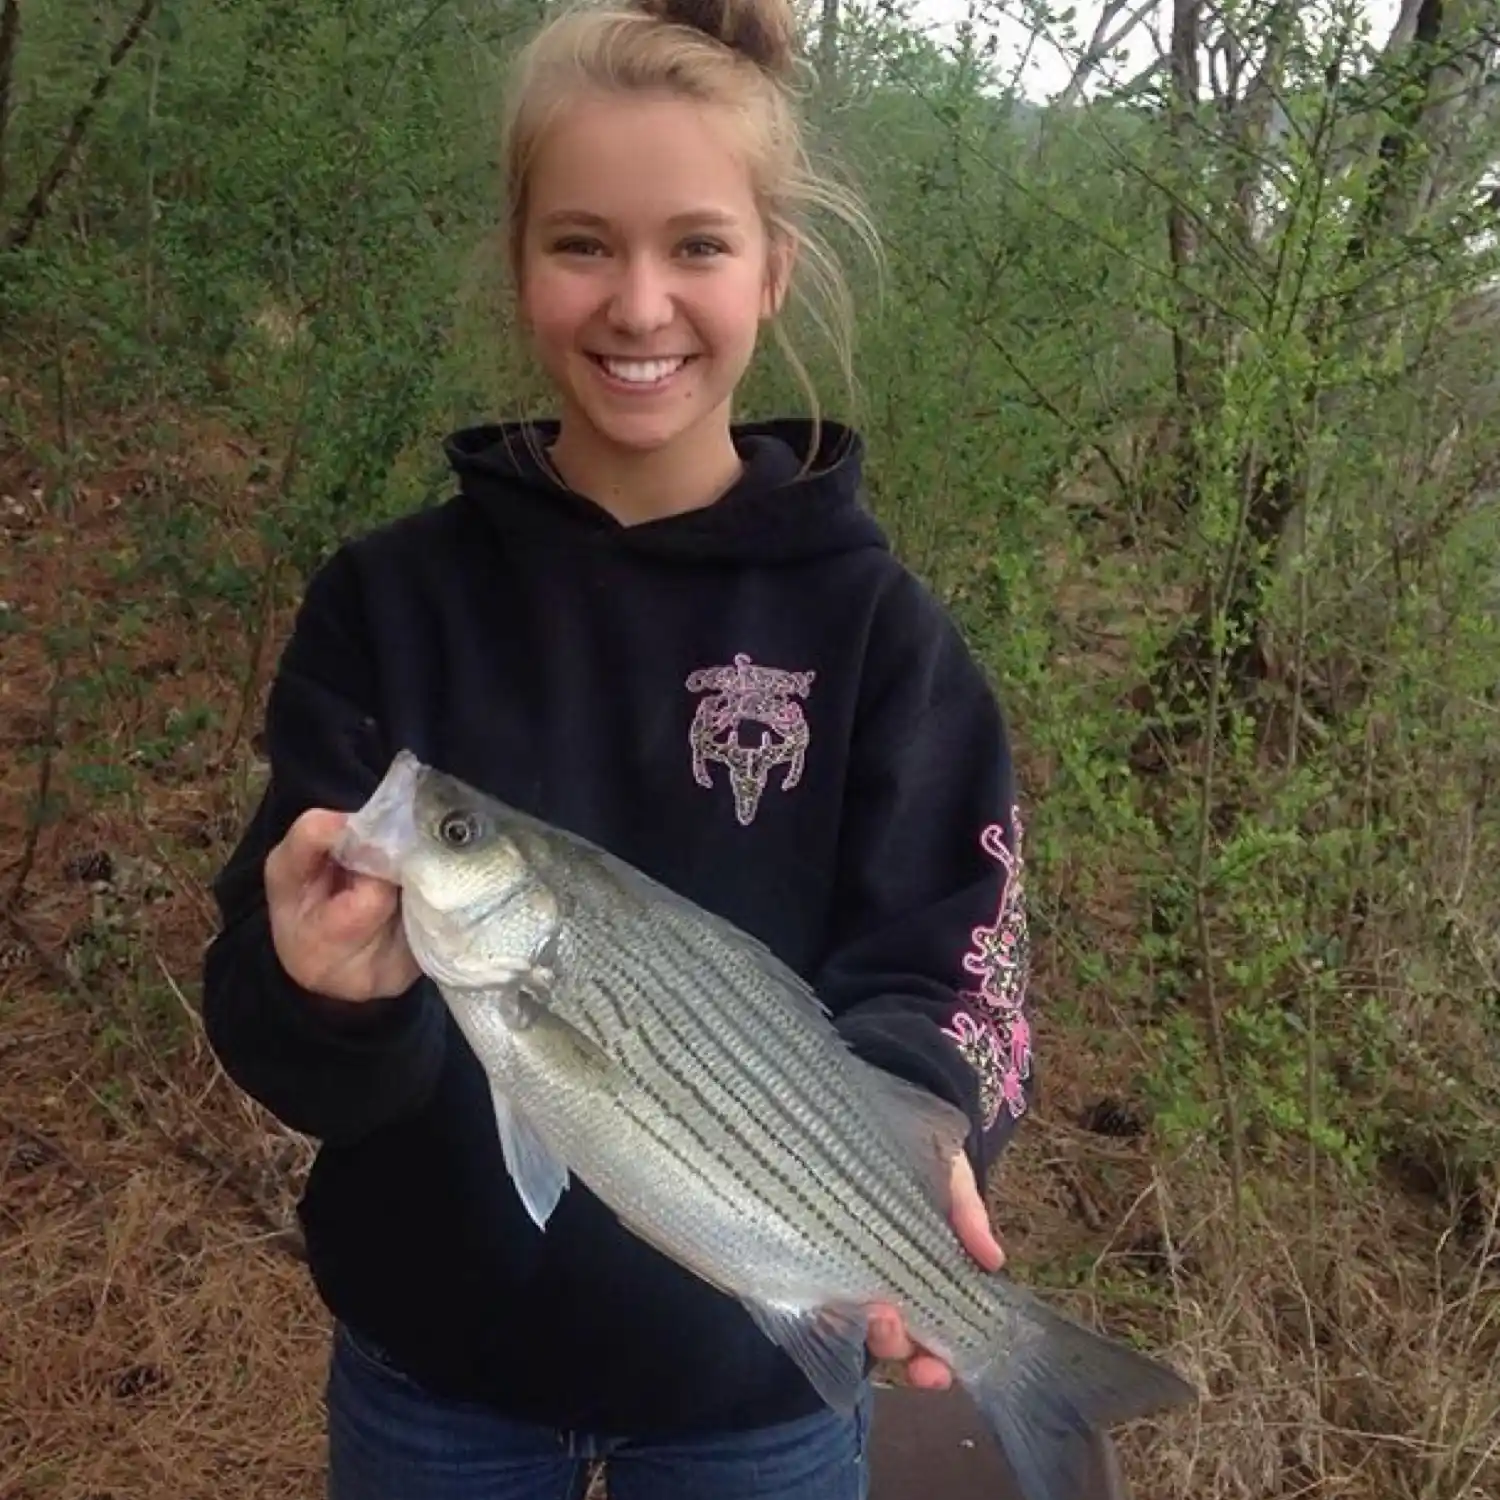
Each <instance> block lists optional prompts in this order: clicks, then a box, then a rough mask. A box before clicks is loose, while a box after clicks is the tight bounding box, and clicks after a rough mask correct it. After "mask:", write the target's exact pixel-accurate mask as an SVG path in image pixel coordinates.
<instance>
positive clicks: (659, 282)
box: [609, 255, 672, 336]
mask: <svg viewBox="0 0 1500 1500" xmlns="http://www.w3.org/2000/svg"><path fill="white" fill-rule="evenodd" d="M609 320H610V323H611V325H612V326H613V327H614V328H615V329H617V330H618V331H619V332H621V333H626V334H631V335H633V336H640V335H642V334H649V333H654V332H655V331H656V330H657V329H658V328H665V327H666V326H667V325H668V324H669V323H670V322H671V321H672V288H671V280H670V277H669V275H668V273H667V269H666V267H664V266H661V265H659V264H658V263H657V261H656V260H655V259H654V258H653V257H652V256H649V255H636V256H632V257H630V258H629V259H623V260H622V261H621V262H620V270H619V275H618V279H617V280H616V282H615V286H614V292H613V295H612V296H611V297H610V303H609Z"/></svg>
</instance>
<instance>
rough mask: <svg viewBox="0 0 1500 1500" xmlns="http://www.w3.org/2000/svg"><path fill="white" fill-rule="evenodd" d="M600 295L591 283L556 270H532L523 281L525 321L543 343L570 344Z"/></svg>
mask: <svg viewBox="0 0 1500 1500" xmlns="http://www.w3.org/2000/svg"><path fill="white" fill-rule="evenodd" d="M596 301H597V298H596V297H595V296H594V294H593V293H592V291H591V289H590V287H589V285H588V283H587V282H586V281H584V280H582V279H581V278H579V277H576V276H563V275H559V274H558V273H557V272H556V271H547V270H541V271H534V272H528V273H527V276H526V279H525V280H524V281H523V283H522V292H521V298H520V309H521V320H522V323H523V325H524V326H525V328H526V329H527V331H528V332H529V333H530V334H531V337H532V338H533V339H534V340H535V341H536V342H537V343H538V344H540V345H544V346H547V347H553V346H556V345H559V344H563V343H567V342H568V341H570V340H571V339H572V338H574V337H575V336H576V335H577V332H578V330H579V329H580V328H581V327H582V326H583V325H584V324H585V323H586V322H587V321H588V320H589V317H590V316H591V314H592V311H593V307H594V303H595V302H596Z"/></svg>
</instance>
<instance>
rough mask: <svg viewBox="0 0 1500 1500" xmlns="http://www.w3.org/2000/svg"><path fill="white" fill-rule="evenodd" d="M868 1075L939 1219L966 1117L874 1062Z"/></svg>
mask: <svg viewBox="0 0 1500 1500" xmlns="http://www.w3.org/2000/svg"><path fill="white" fill-rule="evenodd" d="M860 1065H861V1066H862V1067H864V1068H865V1069H866V1071H867V1075H868V1078H869V1082H870V1086H871V1089H872V1091H873V1092H874V1094H875V1099H876V1104H877V1106H878V1107H879V1109H880V1112H881V1114H882V1115H883V1116H884V1117H885V1120H886V1123H887V1124H888V1125H889V1126H890V1129H891V1132H892V1134H893V1135H894V1136H895V1138H896V1140H897V1142H898V1144H899V1145H900V1146H901V1147H902V1149H903V1150H904V1151H905V1152H906V1154H907V1156H908V1157H909V1158H910V1160H911V1162H912V1165H913V1166H914V1167H915V1168H916V1169H917V1172H918V1174H919V1176H920V1177H921V1179H922V1183H923V1185H924V1186H925V1187H926V1189H927V1194H928V1197H929V1199H930V1200H931V1201H932V1203H933V1205H934V1207H936V1208H937V1209H938V1211H939V1212H940V1213H942V1214H943V1215H944V1216H946V1215H947V1213H948V1210H949V1208H950V1207H951V1206H952V1203H951V1201H950V1200H951V1197H952V1181H953V1158H954V1157H955V1156H957V1155H958V1153H959V1152H960V1151H962V1150H963V1148H964V1142H965V1141H966V1140H967V1139H968V1136H969V1118H968V1116H967V1115H965V1114H964V1112H963V1111H962V1110H961V1109H958V1108H957V1107H955V1106H954V1105H952V1104H950V1103H949V1102H948V1101H947V1100H946V1099H940V1098H938V1096H937V1095H936V1094H934V1093H933V1092H932V1091H931V1090H930V1089H924V1088H921V1087H920V1086H919V1085H917V1084H915V1083H908V1082H907V1080H906V1079H904V1078H898V1077H897V1076H896V1075H895V1074H894V1073H888V1072H886V1071H885V1069H884V1068H877V1067H876V1066H875V1065H874V1064H873V1063H866V1062H861V1064H860Z"/></svg>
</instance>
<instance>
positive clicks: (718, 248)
mask: <svg viewBox="0 0 1500 1500" xmlns="http://www.w3.org/2000/svg"><path fill="white" fill-rule="evenodd" d="M682 248H683V250H684V252H685V253H686V254H687V256H688V258H689V259H691V260H710V259H712V258H713V257H714V256H716V255H727V254H728V253H729V247H728V246H727V245H725V244H723V243H722V242H721V241H719V240H709V239H704V238H702V237H701V236H698V237H696V238H694V239H690V240H687V241H686V242H685V243H684V244H683V247H682Z"/></svg>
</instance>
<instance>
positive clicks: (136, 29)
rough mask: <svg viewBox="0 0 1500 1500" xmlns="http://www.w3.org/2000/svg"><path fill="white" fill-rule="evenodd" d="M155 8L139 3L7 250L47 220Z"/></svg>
mask: <svg viewBox="0 0 1500 1500" xmlns="http://www.w3.org/2000/svg"><path fill="white" fill-rule="evenodd" d="M156 5H157V0H141V8H140V9H139V10H138V11H136V13H135V15H134V16H133V17H132V18H131V21H130V24H129V25H128V26H127V27H126V28H125V33H124V35H123V36H122V37H121V38H120V40H119V41H118V42H116V43H115V45H114V50H113V51H111V53H110V54H109V62H108V64H107V65H106V66H105V69H104V71H103V72H102V73H100V75H99V76H98V77H97V78H96V79H95V80H94V86H93V88H92V89H90V90H89V96H88V98H87V99H85V100H84V101H83V103H82V104H80V105H79V106H78V113H77V114H75V115H74V116H73V123H72V125H71V126H70V127H69V129H68V134H67V138H66V139H65V140H64V141H63V143H62V145H61V146H60V147H59V148H58V151H57V155H56V156H55V157H54V158H53V159H52V165H51V166H50V167H49V168H48V169H47V171H46V173H45V174H44V175H43V177H42V180H41V181H40V182H39V183H38V184H37V187H36V191H35V192H34V193H33V194H32V195H31V200H30V202H28V203H27V205H26V207H25V208H24V209H23V210H22V211H21V217H20V219H19V220H18V221H17V222H16V225H15V227H14V228H13V229H12V230H11V231H10V233H9V234H8V235H7V236H6V240H5V244H6V248H7V249H10V250H19V249H21V248H23V247H24V246H25V245H27V244H28V243H29V242H30V240H31V237H32V235H33V234H35V233H36V231H37V227H38V225H40V224H41V222H42V220H43V219H45V218H46V217H47V210H48V209H49V208H50V207H51V206H52V199H53V196H54V195H55V194H56V192H57V190H58V188H59V187H60V186H61V185H62V183H63V181H64V180H65V179H66V177H67V175H68V173H69V172H71V171H72V170H73V164H74V162H75V161H77V159H78V149H79V147H80V146H82V145H83V138H84V136H85V134H87V132H88V128H89V122H90V121H91V120H92V119H93V118H94V114H95V112H96V111H97V110H98V108H99V104H100V101H101V100H102V99H103V98H104V96H105V94H107V93H108V92H109V87H110V85H111V84H112V83H113V82H114V80H115V74H116V73H118V72H119V70H120V65H121V64H122V63H123V62H124V61H125V59H126V58H127V57H128V56H129V55H130V52H131V50H132V48H134V46H135V44H136V43H137V42H138V41H140V39H141V33H142V32H144V31H145V29H146V26H147V23H148V22H149V21H150V20H151V17H152V15H153V14H154V12H155V10H156Z"/></svg>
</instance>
